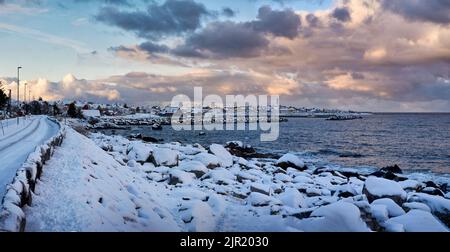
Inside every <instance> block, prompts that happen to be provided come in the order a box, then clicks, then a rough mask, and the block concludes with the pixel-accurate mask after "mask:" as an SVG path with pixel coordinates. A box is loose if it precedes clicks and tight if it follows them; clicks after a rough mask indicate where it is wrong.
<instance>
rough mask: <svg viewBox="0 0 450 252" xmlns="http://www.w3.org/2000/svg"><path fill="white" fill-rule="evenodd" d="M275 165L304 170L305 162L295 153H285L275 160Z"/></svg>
mask: <svg viewBox="0 0 450 252" xmlns="http://www.w3.org/2000/svg"><path fill="white" fill-rule="evenodd" d="M276 166H278V167H281V168H283V169H287V168H289V167H290V168H294V169H297V170H300V171H303V170H306V167H305V163H304V162H303V161H302V160H300V158H298V157H297V156H296V155H294V154H291V153H287V154H285V155H284V156H282V157H281V158H280V159H278V161H277V162H276Z"/></svg>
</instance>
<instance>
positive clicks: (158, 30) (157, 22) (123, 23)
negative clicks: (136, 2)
mask: <svg viewBox="0 0 450 252" xmlns="http://www.w3.org/2000/svg"><path fill="white" fill-rule="evenodd" d="M210 15H212V14H211V13H210V11H209V10H207V9H206V7H205V6H204V5H203V4H200V3H196V2H194V1H192V0H166V1H165V2H164V3H163V4H158V3H156V2H152V3H150V4H148V6H147V10H146V11H141V10H136V11H122V10H119V9H117V8H115V7H104V8H101V9H100V11H99V13H98V14H97V16H96V19H97V20H98V21H100V22H103V23H105V24H108V25H112V26H116V27H119V28H121V29H123V30H125V31H130V32H134V33H135V34H136V35H137V36H139V37H142V38H150V39H160V38H161V36H167V35H179V34H182V33H185V32H189V31H195V30H196V29H198V28H199V27H200V26H201V21H202V19H203V18H204V17H207V16H210Z"/></svg>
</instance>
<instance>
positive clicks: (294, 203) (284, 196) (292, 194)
mask: <svg viewBox="0 0 450 252" xmlns="http://www.w3.org/2000/svg"><path fill="white" fill-rule="evenodd" d="M277 198H278V199H279V200H281V202H283V204H284V205H286V206H289V207H292V208H306V207H307V204H306V202H305V197H304V196H303V195H302V194H301V193H300V192H299V191H298V190H297V189H294V188H287V189H286V190H285V191H284V192H282V193H280V194H279V195H277Z"/></svg>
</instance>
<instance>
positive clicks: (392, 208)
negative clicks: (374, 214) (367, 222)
mask: <svg viewBox="0 0 450 252" xmlns="http://www.w3.org/2000/svg"><path fill="white" fill-rule="evenodd" d="M373 205H385V206H386V208H387V211H388V213H389V217H397V216H400V215H404V214H405V213H406V212H405V210H403V209H402V208H401V207H400V206H399V205H397V203H395V202H394V201H393V200H392V199H388V198H384V199H377V200H375V201H373V202H372V206H373Z"/></svg>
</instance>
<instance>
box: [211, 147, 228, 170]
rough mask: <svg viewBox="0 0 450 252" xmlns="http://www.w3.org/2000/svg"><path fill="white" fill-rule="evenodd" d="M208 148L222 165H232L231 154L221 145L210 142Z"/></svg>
mask: <svg viewBox="0 0 450 252" xmlns="http://www.w3.org/2000/svg"><path fill="white" fill-rule="evenodd" d="M209 150H210V151H211V153H212V154H214V155H216V156H217V157H218V158H219V162H220V165H221V166H222V167H225V168H226V167H230V166H232V165H233V156H232V155H231V154H230V152H228V151H227V150H226V149H225V148H224V147H223V146H222V145H219V144H212V145H211V146H210V147H209Z"/></svg>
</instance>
